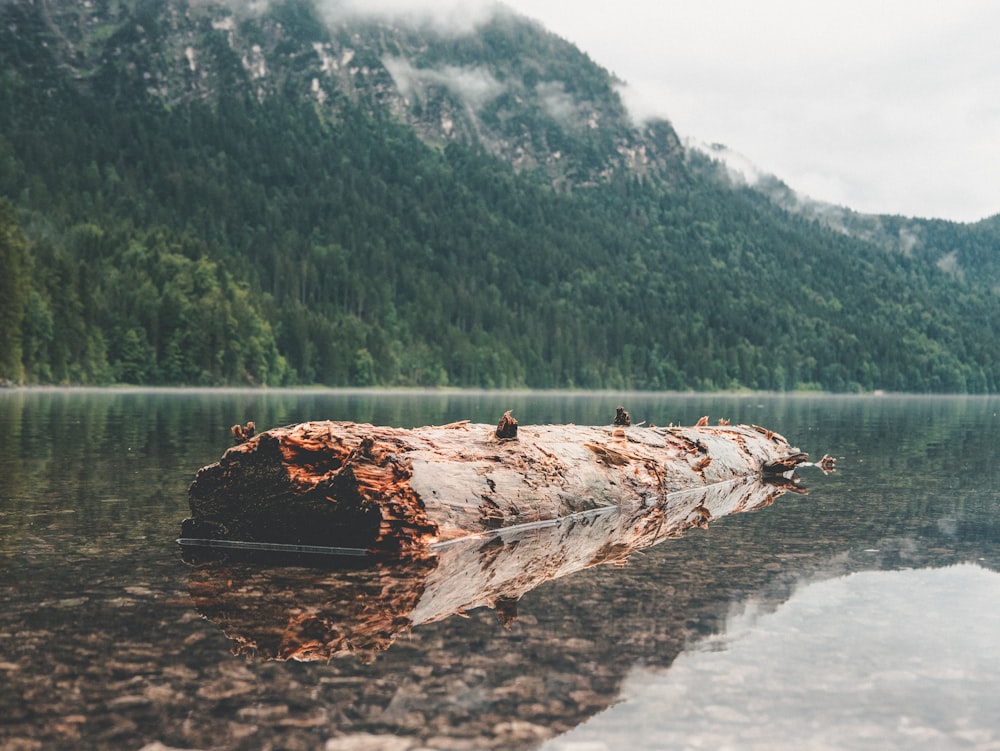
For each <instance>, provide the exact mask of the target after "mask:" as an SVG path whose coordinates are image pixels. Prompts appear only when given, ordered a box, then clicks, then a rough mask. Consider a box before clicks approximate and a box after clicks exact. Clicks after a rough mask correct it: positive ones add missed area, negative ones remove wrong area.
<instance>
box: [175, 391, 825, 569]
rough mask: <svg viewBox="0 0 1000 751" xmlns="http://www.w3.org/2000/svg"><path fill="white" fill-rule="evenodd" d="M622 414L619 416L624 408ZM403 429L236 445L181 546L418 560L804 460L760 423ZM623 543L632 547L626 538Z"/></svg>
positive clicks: (283, 433)
mask: <svg viewBox="0 0 1000 751" xmlns="http://www.w3.org/2000/svg"><path fill="white" fill-rule="evenodd" d="M622 412H623V411H622ZM616 422H618V425H612V426H589V427H588V426H577V425H535V426H518V424H517V421H516V420H514V419H513V418H512V417H511V415H510V413H507V414H506V415H504V418H503V419H502V420H501V423H500V425H499V426H497V427H495V428H494V427H492V426H489V425H482V424H472V423H469V422H467V421H463V422H459V423H453V424H451V425H443V426H433V427H423V428H415V429H411V430H408V429H401V428H391V427H376V426H373V425H366V424H357V423H352V422H333V421H323V422H306V423H301V424H298V425H291V426H287V427H282V428H274V429H271V430H268V431H265V432H263V433H255V431H254V430H253V426H252V425H251V424H249V423H248V426H247V428H244V429H241V430H239V431H236V430H234V435H235V436H236V437H237V440H238V441H240V442H239V443H238V444H237V445H236V446H233V447H232V448H230V449H229V450H228V451H226V452H225V454H224V455H223V456H222V458H221V459H220V460H219V461H218V462H216V463H215V464H211V465H209V466H206V467H203V468H202V469H201V470H200V471H199V472H198V474H197V476H196V478H195V480H194V482H193V483H192V485H191V487H190V490H189V494H188V495H189V502H190V506H191V518H190V519H187V520H185V522H184V524H183V525H182V533H181V534H182V537H184V538H186V539H189V540H192V539H194V540H198V539H212V540H233V541H243V542H254V541H256V542H268V543H278V544H293V545H313V546H330V547H346V548H352V549H364V550H369V551H373V552H381V553H392V554H403V555H407V556H423V555H430V554H433V550H432V548H433V547H434V546H436V545H440V544H442V543H446V542H448V541H451V540H456V539H459V538H462V537H468V536H476V535H482V534H484V533H490V532H495V531H497V530H501V529H506V528H510V527H519V526H522V525H525V524H537V523H544V522H548V521H552V520H555V519H560V518H565V517H570V516H572V515H574V514H580V513H583V512H588V511H593V510H597V509H603V508H628V509H635V510H638V511H639V512H640V513H641V514H642V515H645V516H646V517H648V518H647V519H646V522H647V523H648V524H651V525H653V526H655V525H656V524H657V523H659V520H658V516H657V515H658V514H662V505H663V504H664V503H665V502H666V499H668V498H669V497H670V496H671V495H672V494H675V493H678V492H680V491H686V490H693V489H699V488H706V487H709V486H712V485H715V484H718V483H726V482H730V481H732V480H734V479H738V478H755V479H759V478H761V477H764V476H767V475H777V476H780V475H783V474H787V473H789V472H791V471H792V470H794V468H795V467H796V466H799V465H801V464H802V463H804V462H805V461H806V460H807V459H808V456H807V455H806V454H804V453H803V452H801V451H799V450H798V449H796V448H793V447H792V446H791V445H790V444H789V443H788V441H787V440H785V439H784V438H783V437H782V436H780V435H779V434H777V433H775V432H773V431H770V430H767V429H765V428H761V427H759V426H747V425H737V426H730V425H726V424H722V425H718V426H709V425H707V424H705V423H706V422H707V419H703V420H702V421H701V422H700V424H699V425H697V426H694V427H667V428H657V427H651V426H650V427H643V426H634V425H631V424H629V423H630V420H629V419H627V413H624V416H623V415H622V414H619V417H618V419H617V420H616ZM625 544H632V542H631V541H629V540H626V541H625Z"/></svg>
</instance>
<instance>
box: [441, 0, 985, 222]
mask: <svg viewBox="0 0 1000 751" xmlns="http://www.w3.org/2000/svg"><path fill="white" fill-rule="evenodd" d="M435 1H436V2H442V3H445V4H447V3H448V2H449V0H425V2H435ZM505 2H506V4H507V5H509V6H511V7H513V8H514V9H515V10H517V11H518V12H520V13H522V14H524V15H527V16H530V17H532V18H534V19H536V20H538V21H540V22H541V23H542V24H543V25H544V26H545V27H546V28H548V29H549V30H550V31H553V32H555V33H556V34H558V35H559V36H562V37H564V38H565V39H568V40H569V41H571V42H573V43H575V44H576V45H577V46H579V47H580V48H581V49H583V50H584V51H585V52H586V53H587V54H588V55H589V56H590V57H591V59H592V60H594V61H595V62H597V63H598V64H600V65H601V66H602V67H605V68H607V69H608V70H610V71H611V72H612V73H614V74H615V75H617V76H618V77H619V78H621V79H623V80H624V81H625V82H626V83H627V84H628V90H627V96H626V101H627V103H628V104H629V105H630V108H631V109H632V110H633V112H634V113H636V114H638V115H640V116H650V115H657V116H661V117H665V118H666V119H668V120H669V121H670V122H671V123H672V124H673V126H674V128H675V129H676V130H677V131H678V133H679V134H680V136H681V137H682V138H684V139H690V140H691V141H694V142H701V143H706V144H708V143H721V144H724V145H725V146H727V147H728V148H729V149H732V150H733V151H735V152H738V153H739V154H741V155H742V156H743V157H745V158H746V159H748V160H750V162H752V163H753V164H754V165H755V166H756V167H757V168H759V169H760V170H762V171H763V172H766V173H771V174H774V175H776V176H777V177H778V178H780V179H781V180H783V181H784V182H785V183H787V184H788V185H789V186H790V187H791V188H793V189H794V190H796V191H798V192H800V193H803V194H805V195H807V196H809V197H811V198H813V199H816V200H820V201H825V202H829V203H834V204H838V205H842V206H846V207H848V208H851V209H855V210H857V211H862V212H866V213H879V214H903V215H906V216H918V217H926V218H942V219H952V220H956V221H976V220H978V219H982V218H985V217H987V216H991V215H993V214H997V213H1000V44H998V43H997V29H1000V3H997V2H995V0H952V2H949V3H943V2H941V1H940V0H838V1H837V2H829V1H828V0H816V1H814V2H808V3H805V2H801V0H757V2H747V1H746V0H616V1H615V2H608V1H607V0H505ZM454 4H455V3H454V2H451V5H452V6H454Z"/></svg>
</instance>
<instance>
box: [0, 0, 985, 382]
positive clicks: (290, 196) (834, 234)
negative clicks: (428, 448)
mask: <svg viewBox="0 0 1000 751" xmlns="http://www.w3.org/2000/svg"><path fill="white" fill-rule="evenodd" d="M236 7H238V6H237V5H233V6H227V5H225V4H217V3H213V2H208V1H207V0H197V1H195V0H190V2H184V1H183V0H165V1H157V2H152V1H146V0H92V2H89V3H78V2H69V1H68V0H49V2H44V3H40V2H35V3H32V2H28V0H5V2H2V3H0V196H3V197H4V198H2V199H0V200H2V201H3V202H4V203H3V205H0V280H2V281H0V287H2V289H0V378H5V379H7V380H10V381H13V382H31V383H111V382H126V383H149V384H160V383H189V384H226V383H229V384H243V383H253V384H270V385H278V384H291V383H323V384H329V385H349V384H350V385H370V384H380V385H462V386H487V387H499V386H509V387H513V386H532V387H568V386H575V387H596V388H669V389H688V388H694V389H717V388H737V387H748V388H756V389H777V390H790V389H798V388H825V389H830V390H835V391H842V390H857V389H888V390H906V391H929V390H934V391H957V392H963V391H969V392H985V391H991V392H992V391H997V390H998V389H1000V342H998V341H997V339H996V338H995V337H994V336H993V331H994V330H995V329H996V328H997V324H998V323H1000V303H998V299H997V296H996V294H995V293H994V292H993V291H992V290H991V289H989V288H988V285H981V284H970V283H969V281H968V280H967V279H963V278H962V275H961V274H958V273H956V272H955V269H954V268H947V264H946V263H944V264H943V263H941V257H940V255H939V256H934V257H931V256H930V255H928V256H927V257H924V256H921V255H920V254H914V253H905V252H898V251H893V250H888V249H887V248H886V247H885V246H884V245H881V244H877V243H874V242H868V241H865V240H862V239H859V238H858V237H852V236H851V235H849V234H845V233H843V232H841V231H837V230H835V229H832V228H830V227H828V226H825V225H824V224H822V223H821V222H819V221H816V220H815V219H813V218H809V217H807V216H804V215H801V214H798V213H794V212H788V211H786V210H784V209H782V208H780V207H778V206H776V205H775V204H774V203H773V202H772V201H771V200H770V199H768V198H767V197H765V196H764V195H762V194H761V193H759V192H757V191H754V190H751V189H748V188H733V187H732V186H728V185H725V184H724V183H722V182H720V181H719V180H717V179H716V178H715V177H713V171H712V170H711V169H710V168H709V166H708V165H707V164H705V163H704V162H703V160H702V158H701V157H699V156H697V155H696V154H690V153H685V151H684V150H683V149H682V148H681V147H680V145H679V142H678V140H677V137H676V135H675V134H674V132H673V130H672V129H671V127H670V125H669V124H668V123H666V122H659V123H653V124H646V125H642V126H635V125H633V124H632V123H631V121H630V120H629V119H628V116H627V113H626V112H625V110H624V108H623V106H622V104H621V100H620V98H619V97H618V95H617V93H616V87H617V82H616V81H615V80H614V79H613V78H612V77H611V76H610V75H609V74H608V73H607V72H606V71H604V70H602V69H601V68H600V67H598V66H597V65H595V64H594V63H593V62H592V61H590V60H589V59H588V58H587V57H586V56H585V55H583V54H582V53H580V52H579V51H577V50H575V49H574V48H573V47H572V46H570V45H569V44H567V43H566V42H564V41H563V40H560V39H558V38H557V37H554V36H552V35H551V34H548V33H547V32H545V31H544V30H543V29H541V28H540V27H538V26H537V25H535V24H532V23H529V22H526V21H524V20H521V19H518V18H516V17H514V16H510V15H507V14H504V13H500V14H498V15H496V16H495V17H494V18H493V19H492V20H491V21H489V22H488V23H485V24H484V25H481V26H479V27H477V28H476V29H474V30H472V31H468V32H464V33H453V32H446V31H443V30H441V29H438V28H435V27H433V26H422V27H414V26H404V25H401V24H399V23H390V22H388V21H380V22H376V21H373V20H371V19H368V20H366V19H359V18H353V19H352V18H337V17H334V16H332V15H331V13H332V11H330V10H329V8H327V9H326V10H323V9H320V8H318V7H317V6H315V5H314V4H312V3H310V2H307V1H306V0H288V1H287V2H283V3H271V4H270V6H269V7H268V8H266V9H265V10H264V11H263V12H260V13H255V14H245V13H242V12H240V11H239V10H234V8H236ZM994 248H995V246H992V247H991V246H990V244H989V242H986V243H985V245H984V247H983V250H982V252H983V254H984V256H985V257H987V258H988V259H989V262H990V263H995V262H996V260H995V255H996V254H995V251H994Z"/></svg>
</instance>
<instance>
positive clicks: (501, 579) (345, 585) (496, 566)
mask: <svg viewBox="0 0 1000 751" xmlns="http://www.w3.org/2000/svg"><path fill="white" fill-rule="evenodd" d="M789 490H794V491H795V492H804V491H802V490H801V489H800V488H799V487H798V486H797V485H795V484H794V482H793V481H790V480H787V479H781V480H780V481H779V482H777V483H771V482H765V481H763V480H761V479H758V478H752V477H743V478H738V479H734V480H730V481H727V482H722V483H717V484H715V485H710V486H707V487H701V488H697V489H692V490H687V491H682V492H678V493H672V494H669V495H667V496H665V497H663V498H661V499H657V500H656V501H655V502H653V503H651V504H650V505H629V506H616V507H610V508H601V509H596V510H592V511H587V512H581V513H578V514H574V515H571V516H567V517H563V518H561V519H557V520H553V521H550V522H543V523H537V524H526V525H521V526H518V527H509V528H505V529H502V530H497V531H495V532H492V533H487V534H479V535H472V536H468V537H463V538H460V539H457V540H451V541H449V542H446V543H440V544H438V545H435V546H432V547H431V548H430V550H429V551H428V553H427V554H426V555H422V556H419V557H413V558H409V559H407V560H402V561H401V560H398V559H393V560H391V561H390V560H379V559H375V558H369V559H364V560H354V561H351V560H344V559H321V558H318V557H317V558H313V559H312V560H310V561H304V560H296V561H289V560H275V559H274V558H271V559H262V558H261V557H260V555H259V554H258V555H256V556H255V557H252V558H250V557H248V555H249V554H246V553H242V554H239V555H238V556H237V555H236V554H234V553H227V554H225V556H224V557H222V558H219V559H217V560H208V561H205V560H202V561H198V560H197V559H198V556H199V555H200V554H199V553H198V552H192V551H186V552H185V557H186V559H187V560H188V561H189V562H190V563H192V564H193V567H192V569H191V573H190V576H189V582H188V588H189V592H190V594H191V598H192V600H193V603H194V606H195V607H196V608H197V610H198V611H199V612H200V613H201V614H202V615H204V616H205V617H207V618H208V619H209V620H211V621H213V622H214V623H216V624H217V625H219V626H220V627H221V628H222V629H223V630H224V632H225V633H226V634H227V636H228V637H229V638H230V639H231V640H232V642H233V651H234V653H236V654H240V655H244V656H248V657H258V658H263V659H267V660H303V661H312V660H323V661H328V660H330V659H332V658H334V657H338V656H343V655H349V654H356V655H360V656H361V657H362V658H364V659H370V658H373V657H374V655H375V654H376V653H378V652H380V651H382V650H385V649H388V648H389V647H390V646H391V645H392V644H393V642H394V641H395V640H396V639H397V637H399V636H400V635H401V634H404V633H407V632H408V631H409V630H410V629H411V628H413V627H414V626H419V625H420V624H424V623H432V622H434V621H440V620H443V619H445V618H448V617H450V616H452V615H455V614H461V613H464V612H465V611H468V610H471V609H473V608H478V607H483V606H486V607H489V608H492V609H494V610H495V611H496V613H497V616H498V617H499V619H500V620H501V622H503V623H504V624H505V625H509V623H510V622H511V621H512V620H514V619H515V618H516V617H517V602H518V600H520V598H521V597H522V596H523V595H524V594H525V593H526V592H529V591H530V590H532V589H534V588H535V587H537V586H539V585H540V584H542V583H544V582H546V581H549V580H552V579H557V578H559V577H562V576H565V575H567V574H570V573H572V572H574V571H578V570H580V569H584V568H588V567H591V566H595V565H599V564H604V563H613V564H619V565H622V564H624V563H625V562H626V561H627V560H628V557H629V556H630V555H631V554H632V553H634V552H636V551H639V550H642V549H644V548H648V547H650V546H652V545H656V544H657V543H660V542H662V541H664V540H667V539H670V538H676V537H680V536H681V535H683V534H685V533H686V532H688V531H689V530H691V529H692V528H704V527H707V525H708V524H709V522H710V521H712V520H714V519H718V518H720V517H723V516H726V515H728V514H733V513H739V512H744V511H754V510H757V509H760V508H763V507H765V506H768V505H770V504H771V503H773V502H774V500H775V499H776V498H777V497H779V496H780V495H782V494H783V493H785V492H787V491H789Z"/></svg>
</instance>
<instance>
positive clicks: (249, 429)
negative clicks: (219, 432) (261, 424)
mask: <svg viewBox="0 0 1000 751" xmlns="http://www.w3.org/2000/svg"><path fill="white" fill-rule="evenodd" d="M232 430H233V440H234V441H235V442H236V445H237V446H238V445H239V444H241V443H246V442H247V441H249V440H250V439H251V438H253V436H254V433H256V432H257V426H256V425H255V424H254V423H253V421H251V422H248V423H247V424H246V425H233V428H232Z"/></svg>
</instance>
